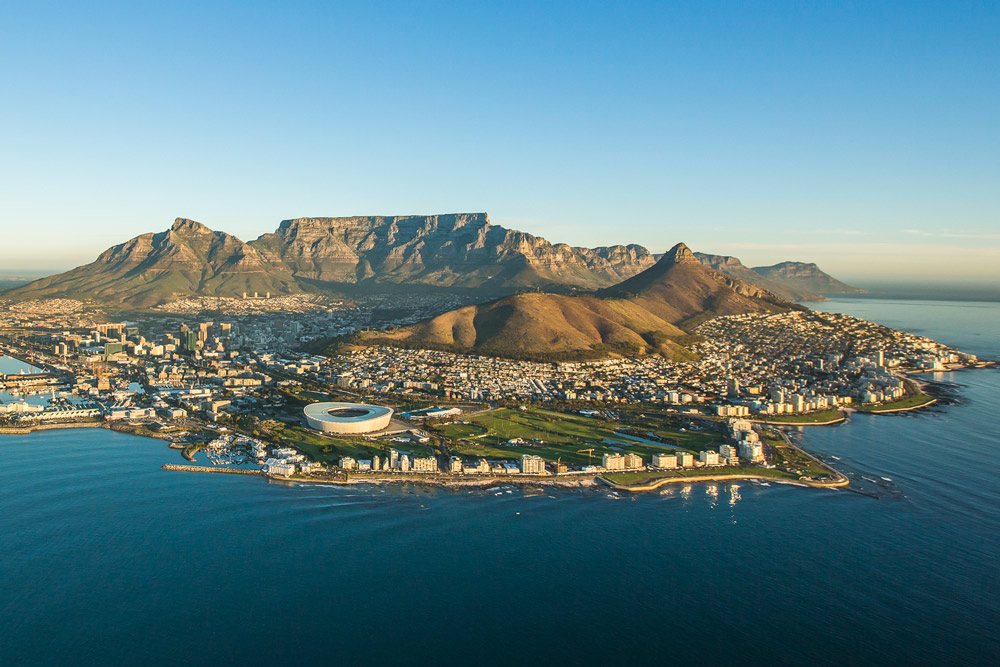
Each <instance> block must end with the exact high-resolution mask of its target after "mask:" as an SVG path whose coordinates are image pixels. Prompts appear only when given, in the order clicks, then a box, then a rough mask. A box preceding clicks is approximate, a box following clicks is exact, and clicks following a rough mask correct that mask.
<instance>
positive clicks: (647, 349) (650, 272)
mask: <svg viewBox="0 0 1000 667" xmlns="http://www.w3.org/2000/svg"><path fill="white" fill-rule="evenodd" d="M801 308H802V307H801V306H797V305H795V304H792V303H789V302H786V301H783V300H781V299H779V298H778V297H776V296H774V295H773V294H771V293H770V292H767V291H766V290H762V289H761V288H759V287H757V286H754V285H750V284H748V283H744V282H743V281H741V280H739V279H736V278H732V277H731V276H727V275H725V274H723V273H721V272H719V271H715V270H713V269H710V268H708V267H705V266H703V265H702V264H701V263H700V262H699V261H698V260H697V258H696V257H695V256H694V254H693V253H692V252H691V251H690V249H688V248H687V246H686V245H684V244H683V243H679V244H677V245H676V246H674V247H673V248H672V249H671V250H670V251H669V252H668V253H666V254H664V256H663V257H662V258H661V259H660V260H659V261H658V262H657V263H656V264H655V265H654V266H652V267H650V268H648V269H646V270H645V271H643V272H642V273H639V274H638V275H636V276H633V277H632V278H629V279H627V280H625V281H623V282H622V283H620V284H619V285H617V286H614V287H611V288H606V289H602V290H598V291H596V292H593V293H589V294H575V295H561V294H547V293H521V294H516V295H512V296H507V297H503V298H501V299H498V300H495V301H492V302H489V303H485V304H477V305H472V306H465V307H462V308H457V309H455V310H451V311H448V312H446V313H442V314H441V315H438V316H436V317H432V318H428V319H426V320H423V321H421V322H417V323H416V324H412V325H409V326H406V327H400V328H398V329H395V330H390V331H376V332H366V333H364V334H360V335H359V336H357V337H356V338H355V340H354V343H355V344H360V345H389V346H400V347H418V348H429V349H442V350H448V351H452V352H459V353H476V354H489V355H493V356H501V357H510V358H524V359H539V360H562V359H587V358H599V357H602V356H608V355H609V354H649V353H656V354H661V355H663V356H666V357H668V358H672V359H685V358H691V356H692V355H691V352H690V350H687V349H686V348H685V347H684V346H683V343H684V342H685V341H686V339H687V338H688V336H689V332H690V330H691V329H692V328H693V327H694V326H696V325H697V324H698V323H700V322H701V321H704V320H705V319H710V318H711V317H715V316H717V315H732V314H739V313H748V312H784V311H787V310H792V309H801Z"/></svg>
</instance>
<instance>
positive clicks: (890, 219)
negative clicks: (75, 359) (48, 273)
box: [0, 2, 1000, 282]
mask: <svg viewBox="0 0 1000 667" xmlns="http://www.w3.org/2000/svg"><path fill="white" fill-rule="evenodd" d="M12 5H13V3H5V4H4V5H3V7H2V8H0V58H2V62H3V63H4V64H3V66H2V68H0V72H2V79H0V90H2V91H3V94H2V95H0V121H2V123H3V127H4V132H3V134H2V135H0V221H2V222H0V224H2V228H3V233H4V243H2V244H0V269H23V268H68V267H70V266H74V265H78V264H82V263H85V262H87V261H90V260H91V259H92V258H93V257H94V256H95V255H96V254H97V252H99V251H100V250H102V249H104V248H105V247H107V246H109V245H112V244H113V243H117V242H121V241H123V240H125V239H127V238H129V237H132V236H135V235H137V234H139V233H142V232H146V231H159V230H162V229H165V228H166V227H167V226H169V224H170V223H171V221H172V220H173V218H175V217H178V216H184V217H191V218H194V219H197V220H200V221H202V222H204V223H205V224H207V225H208V226H210V227H212V228H214V229H221V230H225V231H228V232H230V233H233V234H236V235H237V236H239V237H241V238H243V239H245V240H249V239H251V238H255V237H256V236H258V235H260V234H262V233H265V232H268V231H271V230H273V229H274V227H276V226H277V223H278V222H279V221H280V220H281V219H284V218H291V217H297V216H306V215H309V216H322V215H356V214H406V213H435V212H455V211H487V212H489V213H490V217H491V219H492V221H493V222H494V223H497V224H502V225H506V226H510V227H514V228H518V229H522V230H524V231H528V232H531V233H534V234H538V235H540V236H544V237H546V238H548V239H549V240H551V241H554V242H557V241H562V242H569V243H572V244H575V245H607V244H612V243H641V244H643V245H646V246H648V247H650V248H651V249H653V250H656V251H662V250H663V249H665V248H666V247H669V246H670V245H672V244H673V243H675V242H677V241H684V242H686V243H687V244H688V245H690V246H691V247H693V248H695V249H697V250H704V251H706V252H717V253H724V254H735V255H737V256H739V257H741V258H742V259H743V260H744V261H745V263H747V264H749V265H754V264H767V263H773V262H777V261H781V260H785V259H797V260H805V261H816V262H818V263H820V265H821V266H822V267H823V268H825V269H827V270H829V271H830V272H832V273H835V274H836V275H838V276H840V277H843V278H845V279H853V280H856V281H858V280H861V281H864V280H869V279H879V278H883V277H885V276H896V277H907V276H911V275H921V276H928V277H931V278H934V279H936V280H942V281H946V280H989V281H998V282H1000V224H998V223H1000V121H998V119H1000V40H998V39H997V35H998V34H1000V4H998V3H995V2H990V3H975V2H940V3H930V2H926V3H921V2H899V3H879V2H864V3H851V2H840V3H813V2H796V3H778V2H770V3H747V2H738V3H712V2H699V3H695V2H683V3H681V2H677V3H671V2H657V3H640V2H632V3H629V2H625V3H611V2H600V3H585V2H573V3H544V4H543V3H523V4H516V3H509V2H505V3H472V2H466V3H455V4H450V3H416V2H406V3H378V2H371V3H356V4H343V3H333V2H323V3H295V2H284V3H268V2H257V3H254V2H240V3H195V2H173V3H167V4H163V5H160V6H154V5H153V4H152V3H148V4H147V3H119V4H115V3H95V4H93V5H90V4H84V3H65V4H61V3H21V6H12Z"/></svg>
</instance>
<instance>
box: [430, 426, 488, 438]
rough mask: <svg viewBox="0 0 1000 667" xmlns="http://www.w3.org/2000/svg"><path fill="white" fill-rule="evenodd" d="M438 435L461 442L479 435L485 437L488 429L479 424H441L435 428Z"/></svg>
mask: <svg viewBox="0 0 1000 667" xmlns="http://www.w3.org/2000/svg"><path fill="white" fill-rule="evenodd" d="M434 430H436V431H437V432H438V433H440V434H441V435H443V436H444V437H446V438H450V439H452V440H461V439H462V438H475V437H477V436H480V435H485V434H487V433H489V429H487V428H486V427H485V426H482V425H481V424H458V423H451V424H442V425H440V426H438V427H437V428H435V429H434Z"/></svg>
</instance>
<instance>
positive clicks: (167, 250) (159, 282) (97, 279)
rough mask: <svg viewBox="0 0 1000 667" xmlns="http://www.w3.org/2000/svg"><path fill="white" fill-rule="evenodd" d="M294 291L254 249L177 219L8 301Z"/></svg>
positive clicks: (146, 301) (144, 301)
mask: <svg viewBox="0 0 1000 667" xmlns="http://www.w3.org/2000/svg"><path fill="white" fill-rule="evenodd" d="M254 291H258V292H261V293H264V292H273V293H288V292H292V291H298V288H297V286H296V281H295V279H294V278H293V277H292V275H291V274H290V273H289V272H288V271H287V270H285V269H284V267H281V266H275V265H274V264H272V263H271V262H270V261H268V260H267V259H266V258H265V257H264V256H263V255H261V253H260V252H258V251H257V250H256V249H255V248H254V247H253V246H251V245H249V244H247V243H244V242H243V241H241V240H239V239H238V238H236V237H235V236H230V235H229V234H226V233H225V232H215V231H212V230H211V229H209V228H208V227H206V226H204V225H202V224H201V223H198V222H195V221H194V220H188V219H186V218H177V219H176V220H175V221H174V224H173V225H172V226H171V227H170V229H168V230H167V231H165V232H160V233H158V234H142V235H140V236H137V237H135V238H134V239H132V240H130V241H127V242H125V243H122V244H119V245H116V246H113V247H111V248H109V249H107V250H105V251H104V252H103V253H101V254H100V256H98V258H97V259H96V260H94V261H93V262H91V263H90V264H86V265H84V266H80V267H77V268H75V269H73V270H71V271H67V272H66V273H61V274H59V275H55V276H49V277H47V278H42V279H41V280H36V281H34V282H32V283H29V284H27V285H24V286H21V287H18V288H15V289H13V290H11V291H10V292H7V293H6V294H5V296H6V297H9V298H10V297H13V298H25V299H28V298H48V297H74V298H91V299H98V300H104V301H110V302H117V303H125V304H129V305H132V306H149V305H153V304H156V303H160V302H162V301H165V300H167V299H170V298H173V297H177V296H187V295H191V294H224V295H227V296H237V295H240V294H242V293H243V292H254Z"/></svg>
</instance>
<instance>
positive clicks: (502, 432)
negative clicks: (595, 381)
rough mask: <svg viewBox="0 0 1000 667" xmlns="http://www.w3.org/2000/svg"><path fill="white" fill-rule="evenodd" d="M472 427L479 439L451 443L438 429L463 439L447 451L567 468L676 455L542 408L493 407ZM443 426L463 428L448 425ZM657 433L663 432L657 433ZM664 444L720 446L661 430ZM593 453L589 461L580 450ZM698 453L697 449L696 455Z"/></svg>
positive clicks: (599, 423) (704, 437) (703, 437)
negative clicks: (607, 459)
mask: <svg viewBox="0 0 1000 667" xmlns="http://www.w3.org/2000/svg"><path fill="white" fill-rule="evenodd" d="M468 421H469V422H471V424H469V426H471V425H473V424H474V425H478V426H479V427H481V428H483V429H485V430H486V432H487V434H486V435H484V436H482V437H478V438H476V437H472V438H471V439H470V440H466V439H468V438H469V436H459V437H458V438H455V436H453V435H452V434H451V433H449V432H448V431H447V430H446V427H441V428H439V429H438V430H439V431H440V432H441V433H442V435H445V436H446V437H449V438H451V439H453V440H454V439H458V440H466V441H459V442H453V444H451V445H450V446H449V449H450V450H451V451H452V453H453V454H459V455H462V456H467V457H483V458H487V459H512V458H519V457H520V456H521V455H522V454H535V455H538V456H541V457H542V458H544V459H545V460H547V461H555V460H557V459H560V458H561V459H562V461H563V463H566V464H569V465H587V464H589V463H593V464H600V462H601V455H602V454H604V453H624V452H632V453H635V454H638V455H639V456H642V457H644V458H645V460H647V461H649V460H650V458H651V457H652V455H653V454H655V453H662V452H664V451H675V450H674V448H672V447H667V446H662V447H661V446H659V445H654V444H646V443H639V442H631V441H629V440H626V439H624V438H622V437H621V436H619V435H617V434H616V433H615V428H616V427H617V425H614V424H611V423H610V422H607V421H604V420H601V419H594V418H591V417H584V416H582V415H573V414H569V413H563V412H556V411H553V410H546V409H542V408H529V409H528V410H517V409H512V408H498V409H496V410H491V411H490V412H485V413H482V414H478V415H475V416H472V417H469V418H468ZM448 426H462V425H460V424H453V425H448ZM661 431H662V433H661ZM656 433H657V434H658V435H661V437H664V440H666V441H668V442H670V443H671V444H675V445H677V446H680V447H684V448H688V447H691V448H695V447H697V448H704V446H706V445H710V443H715V444H716V446H718V443H719V442H721V441H720V440H719V439H718V438H716V437H714V436H713V435H711V434H708V433H695V432H690V431H685V432H681V431H680V430H679V429H668V428H663V429H660V430H658V431H656ZM514 438H521V439H523V440H543V441H544V445H540V446H536V445H506V444H505V443H506V442H507V441H508V440H510V439H514ZM603 440H613V441H615V443H614V444H603V443H602V441H603ZM589 448H593V449H594V452H593V456H592V457H591V456H588V454H587V452H581V451H580V450H581V449H589ZM695 451H697V450H695Z"/></svg>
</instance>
